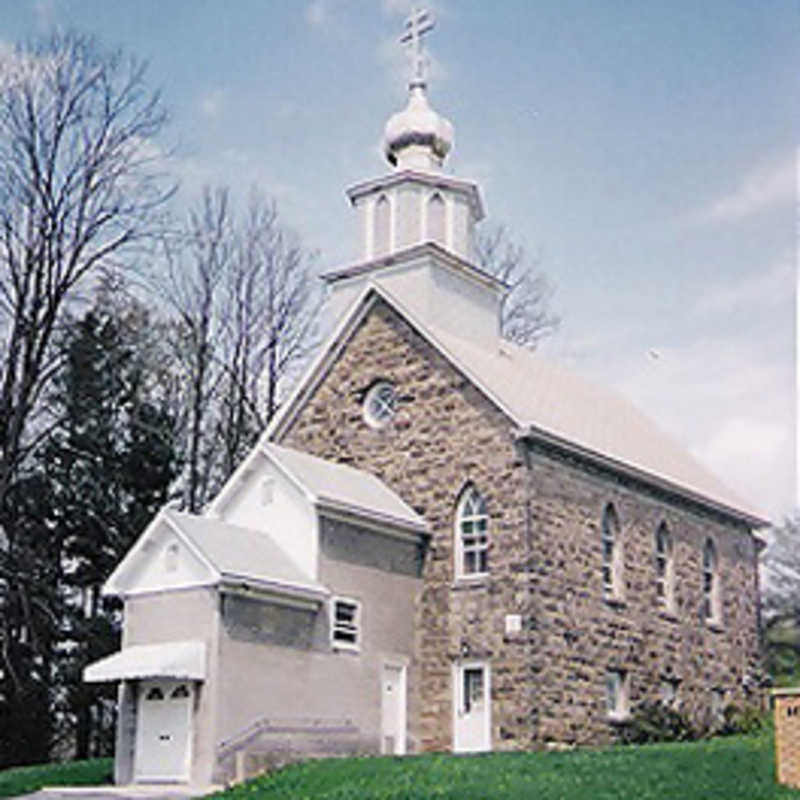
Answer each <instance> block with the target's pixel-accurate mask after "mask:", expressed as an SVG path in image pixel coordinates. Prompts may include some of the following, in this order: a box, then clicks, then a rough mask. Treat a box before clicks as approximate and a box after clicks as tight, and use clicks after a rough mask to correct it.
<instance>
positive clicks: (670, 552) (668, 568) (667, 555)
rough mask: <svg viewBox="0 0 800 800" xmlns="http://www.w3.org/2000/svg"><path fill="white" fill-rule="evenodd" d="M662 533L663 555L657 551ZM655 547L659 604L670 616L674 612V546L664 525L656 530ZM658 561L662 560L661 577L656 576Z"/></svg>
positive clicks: (670, 534)
mask: <svg viewBox="0 0 800 800" xmlns="http://www.w3.org/2000/svg"><path fill="white" fill-rule="evenodd" d="M662 533H663V535H664V537H665V542H666V549H665V551H664V553H663V554H662V553H660V552H659V550H658V541H659V535H660V534H662ZM655 545H656V548H655V550H656V552H655V559H656V584H661V586H662V594H661V595H659V602H660V603H661V605H662V606H663V608H664V610H665V611H666V612H667V613H669V614H672V613H674V612H675V544H674V541H673V538H672V533H671V532H670V529H669V528H668V527H667V525H665V524H664V523H661V524H660V525H659V526H658V528H656V538H655ZM659 559H663V560H664V575H663V576H661V575H659V574H658V562H659Z"/></svg>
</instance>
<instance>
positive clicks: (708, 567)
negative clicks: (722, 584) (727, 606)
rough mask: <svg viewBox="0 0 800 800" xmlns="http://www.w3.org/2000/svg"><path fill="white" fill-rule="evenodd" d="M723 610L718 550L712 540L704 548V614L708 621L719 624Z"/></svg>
mask: <svg viewBox="0 0 800 800" xmlns="http://www.w3.org/2000/svg"><path fill="white" fill-rule="evenodd" d="M721 610H722V604H721V602H720V590H719V563H718V560H717V549H716V547H714V542H712V541H711V539H706V544H705V547H703V614H704V616H705V618H706V620H707V621H709V622H719V621H720V618H721V617H722V613H721Z"/></svg>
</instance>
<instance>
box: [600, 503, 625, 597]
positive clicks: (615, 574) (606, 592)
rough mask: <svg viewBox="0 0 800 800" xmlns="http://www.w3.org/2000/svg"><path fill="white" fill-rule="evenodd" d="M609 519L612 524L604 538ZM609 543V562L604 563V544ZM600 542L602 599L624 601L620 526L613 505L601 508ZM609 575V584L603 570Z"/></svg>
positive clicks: (608, 504)
mask: <svg viewBox="0 0 800 800" xmlns="http://www.w3.org/2000/svg"><path fill="white" fill-rule="evenodd" d="M608 517H611V518H612V519H613V522H610V523H609V532H610V536H606V519H607V518H608ZM607 540H610V541H611V561H610V563H608V562H607V561H606V553H605V543H606V541H607ZM600 541H601V546H602V558H603V573H602V578H603V597H604V598H605V599H606V600H610V601H612V602H614V601H616V602H621V601H623V600H624V599H625V593H624V591H623V586H624V585H625V581H624V575H623V572H624V564H625V561H624V556H623V548H622V524H621V523H620V521H619V514H618V513H617V509H616V507H615V506H614V504H613V503H606V505H605V506H604V507H603V514H602V517H601V518H600ZM606 568H608V569H609V571H610V573H611V581H610V583H609V582H608V581H606V579H605V570H606Z"/></svg>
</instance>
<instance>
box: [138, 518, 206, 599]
mask: <svg viewBox="0 0 800 800" xmlns="http://www.w3.org/2000/svg"><path fill="white" fill-rule="evenodd" d="M139 559H140V563H139V568H138V569H134V571H133V573H132V574H131V575H130V577H129V578H128V579H126V583H127V584H128V585H129V586H130V588H131V589H132V590H133V592H135V593H140V592H148V591H156V590H159V591H160V590H165V589H178V588H183V587H187V586H198V585H205V584H208V583H209V582H210V581H211V580H213V579H214V577H215V576H214V573H213V572H212V571H211V570H210V569H209V568H208V565H206V564H205V563H204V562H203V561H202V560H200V559H199V558H198V557H197V555H195V553H194V552H193V551H192V550H190V549H189V548H188V547H187V546H186V545H185V544H184V542H183V541H182V540H181V539H180V538H179V537H178V536H177V535H176V534H175V533H174V531H173V530H172V528H171V527H170V525H169V523H168V522H167V521H166V520H162V521H161V524H160V525H159V528H158V530H157V531H155V532H154V535H153V536H151V537H150V539H149V541H148V542H147V543H146V544H145V548H143V549H142V550H141V551H140V552H139Z"/></svg>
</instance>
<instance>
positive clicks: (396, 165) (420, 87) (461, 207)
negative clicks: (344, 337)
mask: <svg viewBox="0 0 800 800" xmlns="http://www.w3.org/2000/svg"><path fill="white" fill-rule="evenodd" d="M432 28H433V19H432V17H431V14H430V12H428V11H423V10H414V11H413V12H412V13H411V16H410V17H409V18H408V20H407V21H406V29H405V33H404V35H403V36H402V37H401V40H400V41H401V42H403V43H404V44H406V45H407V46H408V48H409V52H410V55H411V62H412V70H411V79H410V81H409V84H408V103H407V105H406V107H405V108H404V109H403V110H402V111H399V112H397V113H396V114H394V115H392V117H390V119H389V121H388V122H387V123H386V128H385V130H384V138H383V151H384V154H385V156H386V160H387V161H388V162H389V164H391V166H392V167H393V171H392V172H390V173H389V174H388V175H384V176H383V177H381V178H377V179H375V180H370V181H366V182H363V183H359V184H357V185H355V186H353V187H351V188H350V189H349V190H348V192H347V195H348V197H349V198H350V202H351V203H352V204H353V206H354V208H355V209H356V211H357V212H358V214H359V222H360V230H361V243H362V252H361V255H362V257H363V258H365V259H371V258H376V257H379V256H382V255H385V254H387V253H392V252H394V251H395V250H401V249H403V248H406V247H409V246H412V245H415V244H419V243H420V242H425V241H431V242H436V243H437V244H439V245H441V246H442V247H444V248H446V249H447V250H450V251H451V252H453V253H455V254H456V255H458V256H460V257H462V258H465V259H467V260H472V259H473V256H474V251H473V236H474V228H475V224H476V223H477V222H479V221H480V220H481V219H482V218H483V204H482V202H481V197H480V192H479V191H478V187H477V185H476V184H474V183H472V182H471V181H464V180H458V179H456V178H453V177H451V176H449V175H446V174H445V173H444V172H443V165H444V161H445V159H446V158H447V154H448V153H449V152H450V149H451V148H452V146H453V126H452V125H451V124H450V122H449V121H448V120H447V119H445V118H444V117H443V116H442V115H441V114H438V113H437V112H436V111H434V109H433V108H431V106H430V103H429V102H428V93H427V92H428V84H427V63H428V58H427V55H426V53H425V51H424V50H423V47H422V36H423V35H424V34H425V33H427V32H428V31H430V30H431V29H432Z"/></svg>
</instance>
